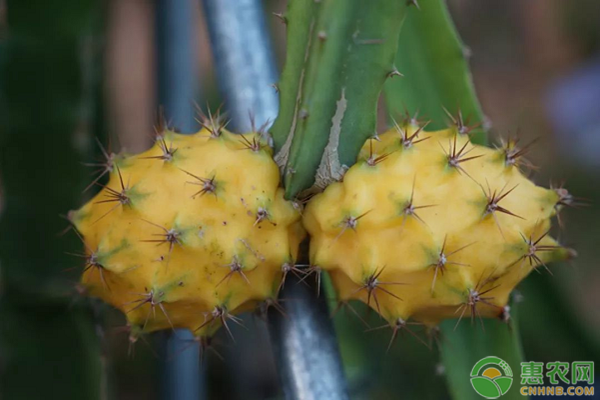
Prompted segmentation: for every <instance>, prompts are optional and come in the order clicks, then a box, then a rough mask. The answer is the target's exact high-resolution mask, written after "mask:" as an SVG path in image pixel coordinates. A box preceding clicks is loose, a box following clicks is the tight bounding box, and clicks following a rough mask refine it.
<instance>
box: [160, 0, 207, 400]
mask: <svg viewBox="0 0 600 400" xmlns="http://www.w3.org/2000/svg"><path fill="white" fill-rule="evenodd" d="M194 1H195V0H158V2H157V8H156V30H157V43H158V48H157V56H158V59H157V65H158V100H159V104H160V105H161V106H162V107H163V108H164V113H165V118H166V121H167V122H169V124H170V126H173V127H175V128H176V129H178V130H179V131H181V132H187V133H189V132H195V131H196V130H197V129H198V126H197V123H196V122H195V119H194V117H195V115H196V112H195V109H194V102H196V101H198V89H199V84H198V74H197V69H196V56H195V55H196V42H195V26H194V12H193V11H194V8H193V7H194ZM164 347H165V348H164V352H163V354H164V356H163V357H164V358H163V360H164V361H163V368H162V370H163V381H162V398H163V399H168V400H200V399H204V398H205V397H206V394H205V390H204V388H205V385H204V379H205V377H204V375H205V374H204V372H203V371H202V370H201V365H200V358H199V344H198V343H197V342H195V341H194V336H193V334H192V332H190V331H189V330H186V329H177V330H176V331H175V332H173V333H170V334H169V336H168V337H167V338H166V339H165V343H164Z"/></svg>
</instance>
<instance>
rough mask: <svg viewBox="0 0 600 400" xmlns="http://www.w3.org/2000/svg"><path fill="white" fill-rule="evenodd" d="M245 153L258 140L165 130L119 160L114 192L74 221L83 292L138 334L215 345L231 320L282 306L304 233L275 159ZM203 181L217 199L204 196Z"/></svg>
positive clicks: (258, 150) (263, 152)
mask: <svg viewBox="0 0 600 400" xmlns="http://www.w3.org/2000/svg"><path fill="white" fill-rule="evenodd" d="M243 138H245V139H246V140H243ZM248 143H258V144H260V136H259V134H256V133H249V134H245V135H243V137H242V135H234V134H232V133H229V132H227V131H225V130H223V131H222V132H221V134H220V136H217V137H215V135H212V136H211V135H210V134H209V132H208V131H207V130H202V131H200V132H198V133H196V134H194V135H180V134H176V133H173V132H169V131H167V132H165V133H164V134H163V136H162V138H160V139H159V140H158V141H157V143H156V144H155V145H154V146H153V147H152V148H151V149H149V150H148V151H146V152H145V153H143V154H139V155H136V156H131V157H128V158H125V159H119V161H118V162H117V163H116V164H115V165H114V168H113V171H112V172H111V175H110V180H109V182H108V184H107V185H106V186H105V187H104V188H103V189H102V190H101V191H100V192H99V193H98V194H97V195H96V196H95V197H94V198H93V199H92V200H91V201H90V202H88V203H87V204H86V205H84V206H83V207H82V208H81V209H79V210H78V211H75V212H73V213H71V219H72V222H73V224H74V225H75V227H76V228H77V230H78V231H79V232H80V233H81V235H82V237H83V239H84V241H85V246H86V249H87V253H88V256H90V255H92V254H93V257H94V260H95V264H94V265H92V266H90V263H88V268H87V270H86V271H85V272H84V274H83V275H82V278H81V282H82V283H83V284H84V285H85V286H86V287H87V288H88V291H89V293H90V294H91V295H92V296H95V297H99V298H101V299H103V300H104V301H106V302H107V303H109V304H111V305H113V306H114V307H116V308H118V309H119V310H121V311H123V312H124V313H125V315H126V317H127V320H128V323H129V325H130V326H131V327H132V331H135V332H137V333H138V334H141V333H145V332H151V331H155V330H159V329H167V328H172V327H174V328H189V329H191V330H192V331H195V332H196V334H197V335H202V336H204V335H210V334H212V333H213V332H214V331H215V330H216V329H217V328H218V327H219V326H220V325H221V323H222V322H223V321H226V319H227V318H228V316H229V315H234V314H236V313H238V312H241V311H243V310H247V309H248V308H250V307H254V306H255V305H256V304H258V303H260V302H261V301H264V300H267V299H270V298H276V296H277V290H278V286H279V282H280V280H281V278H282V270H281V267H282V265H283V264H284V263H286V262H294V260H295V259H296V256H297V250H298V246H299V243H300V241H301V240H302V239H303V237H304V236H305V231H304V229H303V228H302V226H301V221H300V213H299V211H298V210H297V209H296V208H294V206H293V205H292V203H291V202H289V201H286V200H284V199H283V189H281V188H280V187H279V170H278V168H277V166H276V164H275V162H274V161H273V159H272V155H271V150H270V149H269V148H268V146H264V145H262V144H260V145H259V146H256V147H255V148H248V147H249V146H248ZM166 150H169V152H170V153H172V154H171V155H170V156H169V157H167V158H168V159H164V158H162V156H164V155H165V154H166V152H165V151H166ZM198 178H201V179H202V180H200V179H198ZM211 180H212V181H211ZM205 182H210V184H212V185H213V186H214V190H208V191H204V192H201V191H202V190H203V189H204V188H206V185H205V184H204V183H205ZM209 189H210V187H209ZM115 193H117V194H118V193H125V196H126V197H124V198H121V199H119V198H118V197H115ZM170 230H173V232H174V234H175V236H173V235H171V236H170V237H169V236H167V233H168V231H170ZM88 261H89V259H88ZM235 265H237V266H239V267H240V268H241V272H237V271H232V266H235ZM246 279H247V280H248V281H246ZM216 310H221V311H224V314H225V315H224V316H221V315H219V314H218V312H216Z"/></svg>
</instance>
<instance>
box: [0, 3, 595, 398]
mask: <svg viewBox="0 0 600 400" xmlns="http://www.w3.org/2000/svg"><path fill="white" fill-rule="evenodd" d="M422 1H427V0H422ZM190 3H192V10H193V21H194V30H195V35H194V40H195V42H194V43H195V44H194V46H195V49H196V51H195V57H197V65H196V73H197V77H198V81H199V82H200V84H199V87H198V88H197V93H196V97H195V98H193V99H192V98H191V99H190V102H192V101H195V102H197V103H198V104H201V105H202V106H204V105H205V104H210V107H211V108H212V109H213V110H214V109H215V108H217V107H218V106H219V105H220V104H221V103H222V101H223V100H222V99H221V98H220V96H219V92H218V88H217V86H216V82H217V81H216V77H217V75H218V71H215V69H214V65H213V59H212V53H211V49H210V44H209V40H208V32H207V28H206V23H205V20H204V16H203V15H202V7H201V4H200V1H199V0H190ZM448 4H449V7H450V10H451V12H452V15H453V17H454V20H455V23H456V25H457V28H458V30H459V32H460V34H461V36H462V39H463V40H464V42H465V43H466V44H467V45H468V46H469V49H470V61H471V68H472V73H473V79H474V81H475V86H476V89H477V93H478V95H479V98H480V100H481V103H482V105H483V109H484V111H485V113H486V115H487V117H488V118H489V122H490V123H491V125H492V140H496V142H497V141H498V139H499V138H500V137H506V136H507V135H508V134H509V133H513V134H514V133H516V132H517V131H519V132H520V135H521V137H522V141H523V142H524V143H527V142H529V141H532V140H534V139H536V138H540V140H539V141H538V142H537V143H536V144H535V146H533V147H532V150H531V153H530V155H529V156H528V158H529V159H530V161H531V162H532V163H533V164H535V165H536V166H538V167H540V171H541V172H539V173H534V174H533V175H532V178H533V180H534V181H535V182H536V183H537V184H540V185H544V186H549V185H550V184H554V185H560V184H561V183H562V182H563V181H564V182H565V184H566V186H567V187H568V188H569V191H570V192H571V193H573V194H574V195H575V196H577V197H581V198H585V199H587V200H588V201H587V202H589V203H590V206H589V207H585V208H582V209H575V210H567V211H566V212H565V213H564V217H565V219H564V225H565V226H564V229H563V230H562V233H561V241H562V242H563V244H566V245H569V246H570V247H574V248H576V249H577V251H578V253H579V257H578V258H577V259H576V260H574V261H573V262H572V265H569V264H560V265H554V266H553V267H551V269H552V271H553V276H550V275H549V274H547V273H545V272H544V273H542V274H535V273H534V274H532V275H531V276H530V277H529V278H528V279H527V280H526V282H524V283H523V284H522V285H521V287H520V288H519V292H520V303H519V305H518V308H519V312H518V319H519V324H520V330H521V335H522V340H523V348H524V352H525V356H526V358H527V359H529V360H535V361H556V360H560V361H569V362H570V361H574V360H595V361H598V360H599V359H600V357H599V354H600V339H599V338H600V312H598V309H599V307H600V268H599V267H600V265H599V264H600V250H599V249H598V241H599V240H600V209H599V208H598V207H597V205H598V204H600V173H599V172H600V2H598V1H596V0H570V1H564V0H527V1H522V0H505V1H502V2H499V1H495V0H479V1H476V2H475V1H467V0H449V1H448ZM285 7H286V2H285V1H282V0H268V1H265V2H264V8H265V15H266V21H267V22H268V24H269V30H270V31H271V32H272V41H273V46H274V51H275V55H276V59H277V62H278V67H279V71H281V68H282V64H283V60H284V56H285V29H284V26H283V24H281V23H280V21H279V20H278V19H277V18H275V17H274V16H272V13H273V12H282V11H284V10H285ZM160 17H161V16H160V14H159V13H158V12H157V6H156V3H155V2H154V1H152V0H105V1H100V0H97V1H96V0H72V1H69V0H63V1H57V2H48V1H40V0H37V1H36V0H17V1H7V0H0V68H1V69H0V71H1V74H0V140H1V142H0V143H1V153H0V212H2V206H3V205H6V207H4V210H3V211H4V213H3V215H2V223H1V224H0V257H1V262H2V264H0V291H1V293H2V300H0V373H1V374H2V378H1V380H0V382H1V384H2V386H3V387H5V388H6V392H5V395H6V398H10V399H12V398H23V399H27V398H37V396H36V395H35V393H37V394H38V395H39V390H40V388H43V387H44V386H45V385H47V386H48V387H51V386H52V385H60V382H61V381H64V382H67V383H68V382H70V381H69V379H72V380H73V381H74V382H76V383H75V384H70V383H68V385H69V388H70V389H69V390H70V392H69V391H67V392H68V393H70V394H65V396H64V397H62V398H74V399H78V398H79V399H86V398H91V397H88V396H86V395H85V393H86V392H85V391H86V390H94V391H101V392H102V395H103V397H104V398H119V399H131V400H135V399H157V398H159V394H160V389H159V386H160V385H159V382H160V379H159V376H160V374H161V370H162V368H164V366H165V363H169V362H171V361H172V360H173V359H174V358H176V357H177V354H164V352H161V351H160V346H158V344H157V343H158V342H159V341H160V337H149V338H147V341H142V340H140V341H138V343H136V344H135V355H134V356H133V355H132V354H131V351H129V346H130V343H129V342H128V340H127V334H126V332H124V329H122V327H123V325H124V320H123V318H122V317H121V316H119V315H118V314H117V313H115V312H113V311H111V310H109V309H107V308H106V307H105V306H102V305H100V304H96V303H93V304H92V307H91V309H90V307H88V306H87V303H86V301H84V300H82V299H80V298H79V297H78V295H77V293H76V290H74V289H73V282H75V281H76V280H77V276H78V272H79V270H73V271H67V272H64V271H65V270H68V269H69V268H72V267H77V266H78V265H80V264H79V262H80V260H78V259H77V258H74V257H69V256H65V255H64V253H65V252H67V251H70V252H76V251H78V249H79V248H80V247H81V245H80V244H78V239H77V238H76V237H75V236H74V235H72V233H67V234H65V235H63V236H59V234H60V233H61V230H63V229H64V228H65V227H66V226H67V223H66V221H64V220H62V219H61V218H60V217H59V215H60V214H64V213H66V212H67V211H68V210H69V209H73V208H76V207H78V205H79V204H81V203H82V202H83V201H84V200H85V199H86V198H89V196H90V191H88V192H86V193H84V194H82V189H83V188H85V186H87V184H88V183H89V181H90V178H89V176H88V174H89V173H91V172H92V170H93V169H89V170H88V169H86V167H84V166H82V165H81V163H82V162H94V160H95V159H96V158H97V156H98V146H97V145H96V144H95V141H94V139H93V138H94V137H98V138H99V139H100V141H101V142H102V143H103V144H104V146H107V147H108V146H110V148H111V150H112V151H117V150H120V149H126V150H127V151H130V152H140V151H142V150H145V149H146V148H147V147H149V145H150V143H151V141H152V138H153V134H154V124H155V123H156V118H157V114H158V107H159V105H160V104H159V100H158V98H159V97H158V96H159V87H158V84H157V73H158V72H157V71H158V68H159V67H158V63H157V32H158V29H159V28H160V26H158V24H157V21H160ZM204 108H205V107H204ZM188 129H190V128H189V127H188ZM65 132H68V134H66V133H65ZM31 141H38V143H43V146H37V147H36V148H35V149H33V151H29V145H30V143H31ZM73 144H74V145H73ZM64 146H69V147H74V148H75V151H74V152H72V153H71V156H69V157H63V156H60V157H59V156H57V154H65V153H64V152H63V153H60V150H61V149H63V148H64ZM16 165H24V166H23V167H19V168H16V167H15V166H16ZM40 187H42V189H43V190H40ZM10 205H12V206H10ZM31 207H34V208H35V212H33V213H32V212H31V211H30V210H31ZM596 223H598V225H596ZM49 260H51V261H49ZM71 297H72V298H73V299H71ZM65 299H68V300H65ZM356 308H357V311H358V312H359V313H361V314H363V313H364V309H363V308H360V307H358V306H357V307H356ZM82 321H83V322H82ZM370 322H371V325H373V326H377V325H379V322H377V321H375V320H373V321H370ZM246 325H247V326H249V327H250V329H249V332H245V331H244V332H238V333H237V334H236V338H239V341H238V343H237V344H235V345H233V344H232V343H231V342H230V341H229V340H228V339H227V338H226V337H225V336H224V335H222V334H220V335H218V336H217V338H216V339H215V341H216V343H215V350H216V351H215V352H213V353H210V352H209V353H208V354H207V356H206V357H205V358H204V361H203V368H204V369H205V370H206V371H207V374H208V378H207V387H208V389H207V390H208V393H209V398H211V399H264V398H269V399H277V398H280V397H281V392H280V389H279V387H280V385H279V382H278V377H277V372H276V367H275V365H274V363H273V357H272V354H271V349H270V344H269V340H268V336H267V330H266V328H265V323H264V321H262V320H261V319H260V318H255V317H252V316H248V317H247V319H246ZM335 325H336V330H337V334H338V338H339V342H340V347H341V350H342V355H343V358H344V363H345V368H346V373H347V377H348V380H349V383H350V387H351V390H352V393H353V398H357V399H395V398H398V397H399V396H398V393H403V394H404V396H406V397H405V398H418V399H440V398H448V394H447V392H446V389H445V384H444V380H443V374H444V370H443V367H442V366H441V364H439V355H438V352H437V351H436V350H435V348H434V349H433V350H429V349H428V348H427V347H426V346H424V345H423V344H422V343H420V342H419V341H418V340H416V339H414V338H413V337H411V336H410V335H405V336H404V337H401V338H400V340H398V342H397V345H396V346H395V347H394V348H393V350H392V351H390V352H389V353H388V354H386V347H387V343H388V340H389V335H390V333H389V332H388V331H387V330H382V331H376V332H364V331H365V328H364V326H363V325H362V323H361V321H359V320H358V319H357V318H356V317H355V316H353V315H352V313H344V312H339V313H337V314H336V316H335ZM74 331H77V332H79V333H82V334H81V335H78V336H77V337H83V338H87V339H85V340H83V339H82V340H73V338H74V337H75V336H74V335H73V332H74ZM234 334H235V332H234ZM157 336H160V335H157ZM217 352H218V353H217ZM42 353H43V354H44V357H43V358H44V360H50V361H49V362H46V363H43V364H42V365H40V363H36V362H35V359H36V354H42ZM86 354H87V355H94V354H101V363H99V364H98V365H95V366H94V368H97V374H100V375H101V376H102V377H103V378H102V380H101V383H100V385H101V387H100V388H97V387H95V388H93V389H89V388H86V382H85V377H84V376H83V375H82V377H80V379H77V377H73V376H70V377H65V376H64V375H62V374H61V368H63V366H65V365H67V364H68V365H70V366H71V367H72V365H74V364H77V363H81V365H85V363H87V362H88V361H86V360H87V357H86ZM32 360H33V361H32ZM24 372H26V373H24ZM67 383H65V385H67ZM73 385H75V386H73ZM88 386H89V385H88ZM0 390H1V389H0ZM0 393H1V392H0ZM19 393H20V394H19ZM27 393H30V395H27ZM11 394H12V395H11ZM111 396H112V397H111Z"/></svg>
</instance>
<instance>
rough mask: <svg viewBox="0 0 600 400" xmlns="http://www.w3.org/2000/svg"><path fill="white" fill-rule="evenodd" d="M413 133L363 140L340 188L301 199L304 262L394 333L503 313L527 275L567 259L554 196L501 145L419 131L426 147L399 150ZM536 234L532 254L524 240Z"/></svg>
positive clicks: (344, 298)
mask: <svg viewBox="0 0 600 400" xmlns="http://www.w3.org/2000/svg"><path fill="white" fill-rule="evenodd" d="M417 129H418V127H415V126H405V127H404V128H400V130H398V129H396V128H394V129H392V130H390V131H388V132H386V133H384V134H382V135H381V136H380V141H375V140H370V141H368V142H367V143H365V145H364V147H363V149H362V150H361V154H360V156H359V162H358V163H357V164H355V165H354V166H353V167H351V168H350V169H349V170H348V171H347V173H346V174H345V176H344V178H343V181H342V182H338V183H334V184H332V185H330V186H329V187H328V188H327V189H325V191H324V192H323V193H320V194H318V195H316V196H315V197H314V198H313V199H312V200H311V201H310V202H309V204H308V206H307V208H306V210H305V212H304V218H303V220H304V225H305V227H306V229H307V231H308V233H309V235H310V237H311V242H310V260H311V264H313V265H316V266H319V267H320V268H322V269H323V270H327V271H329V272H330V274H331V277H332V280H333V283H334V286H335V287H336V289H337V291H338V294H339V297H340V300H342V301H347V300H351V299H358V300H362V301H363V302H365V303H368V304H369V305H370V306H371V307H372V308H374V309H375V310H377V311H378V312H379V313H380V314H381V315H382V317H383V318H385V319H386V320H388V322H389V323H390V324H391V325H392V326H393V325H394V324H395V323H396V321H398V319H402V320H408V319H409V318H411V319H413V320H416V321H419V322H423V323H425V324H427V325H430V326H431V325H435V324H437V323H439V321H440V320H441V319H445V318H457V317H460V316H463V317H466V316H470V315H471V314H472V313H473V312H474V313H475V314H478V315H481V316H485V317H494V316H499V315H500V314H501V311H502V308H503V306H505V305H506V304H507V301H508V297H509V294H510V292H511V291H512V290H513V288H514V287H515V285H517V284H518V283H519V282H520V281H521V280H522V279H523V278H524V277H525V276H527V274H529V273H530V272H531V271H532V270H533V269H535V268H538V267H540V266H541V263H542V262H543V263H547V262H549V261H552V260H558V259H564V258H566V257H567V255H568V251H567V250H566V249H565V248H562V247H560V246H558V245H557V243H556V242H555V241H554V240H553V239H552V238H551V237H549V236H548V235H545V234H546V233H547V231H548V229H549V228H550V225H551V221H550V219H551V217H552V216H554V215H555V213H556V209H557V207H556V206H557V201H558V195H557V193H556V192H555V191H553V190H549V189H545V188H541V187H538V186H536V185H535V184H534V183H532V182H531V181H529V180H528V179H527V178H526V177H525V176H523V174H522V173H521V172H520V171H519V169H518V166H517V165H515V164H512V163H507V162H506V158H505V153H504V150H503V149H490V148H487V147H483V146H478V145H472V144H471V143H469V139H468V137H467V136H466V135H460V134H457V133H456V130H455V129H448V130H442V131H436V132H425V131H421V132H420V133H419V134H418V136H416V137H415V139H414V141H415V142H416V140H417V139H425V140H422V141H420V142H418V143H412V145H410V144H408V145H406V146H405V144H407V142H406V141H404V143H403V141H402V138H403V137H404V138H405V137H410V136H411V135H413V134H414V133H415V132H416V130H417ZM463 146H466V147H465V148H464V149H463V151H462V153H460V150H461V149H462V148H463ZM456 154H459V157H458V160H461V161H459V162H458V163H455V165H452V163H451V162H450V161H451V158H452V157H453V155H456ZM471 157H474V158H471ZM494 198H495V199H496V201H490V200H492V199H494ZM411 199H412V202H411ZM490 203H494V205H491V206H490ZM411 206H412V208H411ZM496 206H499V207H500V208H499V207H496ZM490 207H491V208H490ZM490 210H492V211H493V212H490ZM503 210H504V211H507V212H509V213H511V214H514V215H511V214H508V213H506V212H503ZM542 237H543V238H542ZM540 238H542V239H541V240H540V241H539V242H538V243H537V244H536V245H535V246H536V248H535V251H533V253H532V254H534V257H530V256H528V254H529V253H530V251H531V250H532V249H531V247H530V244H529V243H527V240H529V239H531V241H532V242H535V241H537V240H538V239H540ZM442 250H443V256H442V255H441V254H442ZM444 257H445V262H443V258H444ZM542 267H543V266H542ZM434 276H435V279H434Z"/></svg>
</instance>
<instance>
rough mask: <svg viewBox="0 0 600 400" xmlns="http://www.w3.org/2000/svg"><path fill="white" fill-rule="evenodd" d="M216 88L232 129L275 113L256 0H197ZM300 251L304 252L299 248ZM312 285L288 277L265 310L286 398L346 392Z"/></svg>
mask: <svg viewBox="0 0 600 400" xmlns="http://www.w3.org/2000/svg"><path fill="white" fill-rule="evenodd" d="M203 4H204V10H205V14H206V19H207V23H208V28H209V34H210V38H211V43H212V49H213V54H214V57H215V63H216V67H217V68H216V69H217V74H218V79H219V84H220V88H221V90H222V91H223V94H224V97H225V99H226V103H225V105H226V106H227V109H228V111H229V116H230V117H231V118H232V125H233V127H234V130H237V131H245V130H248V129H249V128H250V126H249V125H250V124H249V119H248V113H249V112H251V113H253V115H254V116H255V118H256V125H257V126H260V125H261V124H262V123H264V122H266V121H267V120H268V119H269V120H271V121H272V120H273V119H274V118H275V117H276V116H277V109H278V99H277V93H276V92H275V91H274V89H273V88H272V87H271V85H272V84H273V83H275V82H276V78H277V76H276V68H275V62H274V59H273V54H272V51H271V46H270V40H269V37H268V32H267V29H266V26H267V24H266V22H265V15H264V10H263V8H262V4H261V1H260V0H203ZM304 253H306V252H304ZM316 292H317V291H316V289H315V287H311V288H308V287H306V285H298V284H297V282H296V281H294V280H293V279H289V282H288V283H287V285H286V287H285V288H284V289H283V291H282V297H284V298H288V299H292V300H290V301H289V302H286V303H285V305H284V307H285V309H286V316H285V317H284V316H282V315H280V314H279V313H278V312H276V311H274V312H272V313H270V314H269V321H270V326H269V331H270V334H271V339H272V343H273V348H274V354H275V359H276V362H277V364H278V368H279V372H280V377H281V382H282V385H283V391H284V393H285V396H286V398H287V399H302V400H320V399H328V400H346V399H348V398H349V397H348V392H347V387H346V382H345V379H344V374H343V369H342V363H341V358H340V354H339V349H338V345H337V342H336V338H335V333H334V329H333V325H332V323H331V320H330V318H329V315H328V312H327V305H326V304H325V301H324V299H323V298H322V297H321V298H320V299H319V298H317V297H316Z"/></svg>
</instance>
